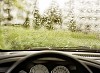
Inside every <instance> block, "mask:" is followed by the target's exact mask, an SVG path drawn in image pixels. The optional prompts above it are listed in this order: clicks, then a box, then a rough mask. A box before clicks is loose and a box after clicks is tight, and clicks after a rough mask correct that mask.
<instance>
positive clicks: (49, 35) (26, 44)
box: [0, 26, 100, 50]
mask: <svg viewBox="0 0 100 73" xmlns="http://www.w3.org/2000/svg"><path fill="white" fill-rule="evenodd" d="M2 29H3V30H2V31H3V33H2V35H3V39H4V41H5V43H4V47H2V49H12V50H15V49H16V50H23V49H30V48H34V47H75V46H88V47H98V48H100V40H99V39H96V36H95V34H87V35H86V34H84V33H80V32H70V31H63V30H47V29H39V30H34V29H31V30H30V29H25V28H22V27H11V26H9V27H8V26H6V27H2ZM5 35H6V36H5ZM0 44H1V43H0Z"/></svg>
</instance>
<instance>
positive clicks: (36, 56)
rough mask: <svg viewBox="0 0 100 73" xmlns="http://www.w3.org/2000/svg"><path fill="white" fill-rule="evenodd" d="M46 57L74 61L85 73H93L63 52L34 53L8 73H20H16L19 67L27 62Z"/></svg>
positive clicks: (18, 62) (12, 67)
mask: <svg viewBox="0 0 100 73" xmlns="http://www.w3.org/2000/svg"><path fill="white" fill-rule="evenodd" d="M44 57H54V58H60V59H63V60H66V61H67V59H70V60H73V61H74V62H75V63H76V64H78V65H79V66H80V67H81V69H82V70H83V71H84V72H83V73H93V72H92V71H91V70H90V69H89V68H88V67H87V66H86V65H85V64H83V63H81V62H80V61H78V60H77V59H76V58H74V57H72V56H70V55H68V54H64V53H62V52H61V51H60V52H59V51H41V52H38V53H34V54H32V55H29V56H27V57H25V58H23V59H21V60H19V61H17V62H16V63H15V64H14V65H12V66H11V67H10V68H9V69H8V71H7V72H6V73H18V72H16V70H17V69H19V67H21V65H23V64H25V63H26V62H27V61H29V60H32V59H33V60H36V59H39V58H44Z"/></svg>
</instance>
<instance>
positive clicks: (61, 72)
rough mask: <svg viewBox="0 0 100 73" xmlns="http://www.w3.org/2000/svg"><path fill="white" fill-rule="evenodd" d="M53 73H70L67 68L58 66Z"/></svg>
mask: <svg viewBox="0 0 100 73" xmlns="http://www.w3.org/2000/svg"><path fill="white" fill-rule="evenodd" d="M51 73H70V72H69V70H68V69H67V68H66V67H65V66H57V67H55V68H54V69H53V70H52V71H51Z"/></svg>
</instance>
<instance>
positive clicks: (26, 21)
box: [23, 12, 30, 28]
mask: <svg viewBox="0 0 100 73" xmlns="http://www.w3.org/2000/svg"><path fill="white" fill-rule="evenodd" d="M28 16H29V13H28V12H27V17H26V19H25V22H24V24H23V26H24V27H25V28H28V27H29V25H30V22H29V17H28Z"/></svg>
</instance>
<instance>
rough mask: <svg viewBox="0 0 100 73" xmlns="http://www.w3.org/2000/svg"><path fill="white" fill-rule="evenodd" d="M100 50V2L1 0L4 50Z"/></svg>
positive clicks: (0, 42)
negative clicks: (60, 48) (73, 48)
mask: <svg viewBox="0 0 100 73" xmlns="http://www.w3.org/2000/svg"><path fill="white" fill-rule="evenodd" d="M77 46H87V47H92V48H100V0H0V49H3V50H24V49H25V50H26V49H30V48H34V47H77Z"/></svg>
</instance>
